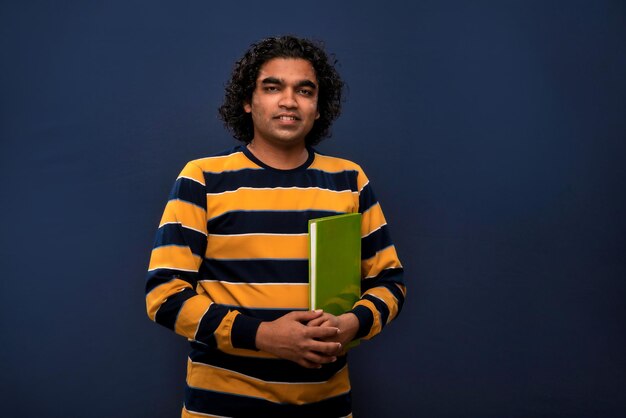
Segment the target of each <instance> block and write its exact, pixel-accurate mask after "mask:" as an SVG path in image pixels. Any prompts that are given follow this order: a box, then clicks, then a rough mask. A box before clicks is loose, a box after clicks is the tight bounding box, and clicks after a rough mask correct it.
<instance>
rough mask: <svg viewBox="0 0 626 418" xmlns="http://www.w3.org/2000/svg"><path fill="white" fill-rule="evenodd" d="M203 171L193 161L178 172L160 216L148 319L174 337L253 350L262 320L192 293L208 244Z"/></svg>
mask: <svg viewBox="0 0 626 418" xmlns="http://www.w3.org/2000/svg"><path fill="white" fill-rule="evenodd" d="M206 199H207V198H206V186H205V180H204V173H203V171H202V169H201V168H200V167H198V166H197V165H195V164H194V163H193V162H191V163H188V164H187V165H186V166H185V168H184V169H183V171H182V172H181V173H180V175H179V176H178V178H177V179H176V182H175V184H174V187H173V188H172V191H171V193H170V196H169V199H168V202H167V205H166V206H165V210H164V212H163V216H162V218H161V222H160V224H159V228H158V230H157V234H156V239H155V243H154V247H153V249H152V254H151V256H150V265H149V267H148V277H147V282H146V308H147V311H148V316H149V317H150V319H152V320H153V321H155V322H157V323H158V324H161V325H163V326H165V327H167V328H169V329H171V330H173V331H175V332H176V333H177V334H180V335H182V336H184V337H186V338H188V339H189V340H192V341H195V342H198V343H200V344H203V345H206V346H209V347H212V348H218V349H220V350H222V351H226V352H228V351H232V350H233V349H238V348H244V349H256V347H255V338H256V331H257V328H258V326H259V324H260V321H259V320H257V319H255V318H251V317H248V316H244V315H241V314H240V313H239V312H238V311H236V310H232V309H229V308H228V307H225V306H222V305H220V304H217V303H214V302H213V301H212V300H211V299H210V298H209V296H208V295H207V294H206V293H198V292H196V288H197V286H196V285H197V281H198V275H199V274H198V272H199V270H200V267H201V265H202V261H203V258H204V254H205V251H206V246H207V236H208V231H207V213H206V208H207V204H206V203H207V202H206Z"/></svg>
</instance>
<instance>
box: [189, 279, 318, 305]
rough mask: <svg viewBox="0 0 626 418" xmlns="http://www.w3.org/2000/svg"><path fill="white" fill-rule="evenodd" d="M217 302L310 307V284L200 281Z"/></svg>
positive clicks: (200, 284)
mask: <svg viewBox="0 0 626 418" xmlns="http://www.w3.org/2000/svg"><path fill="white" fill-rule="evenodd" d="M199 286H201V287H202V288H203V289H204V291H206V293H207V294H209V295H210V298H211V299H212V300H213V301H214V302H215V303H220V304H224V305H233V306H243V307H246V308H269V309H271V308H275V309H308V306H309V285H308V283H305V284H292V285H287V284H248V283H242V284H232V283H226V282H209V281H203V282H200V283H199Z"/></svg>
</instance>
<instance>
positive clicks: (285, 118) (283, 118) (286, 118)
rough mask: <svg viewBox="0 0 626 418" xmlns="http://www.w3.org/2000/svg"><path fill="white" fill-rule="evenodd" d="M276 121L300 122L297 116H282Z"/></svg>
mask: <svg viewBox="0 0 626 418" xmlns="http://www.w3.org/2000/svg"><path fill="white" fill-rule="evenodd" d="M276 119H278V120H284V121H290V120H299V118H297V117H296V116H291V115H280V116H277V117H276Z"/></svg>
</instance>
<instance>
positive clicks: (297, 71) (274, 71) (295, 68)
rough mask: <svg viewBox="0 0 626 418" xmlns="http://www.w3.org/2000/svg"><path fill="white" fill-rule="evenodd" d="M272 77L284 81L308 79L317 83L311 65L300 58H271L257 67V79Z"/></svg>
mask: <svg viewBox="0 0 626 418" xmlns="http://www.w3.org/2000/svg"><path fill="white" fill-rule="evenodd" d="M266 78H274V79H277V80H279V81H281V82H284V81H294V80H296V81H303V80H309V81H312V82H314V83H316V84H317V76H316V75H315V69H313V65H312V64H311V63H310V62H309V61H307V60H305V59H302V58H273V59H271V60H269V61H267V62H265V63H264V64H263V65H262V66H261V68H260V69H259V74H258V76H257V80H260V81H262V80H264V79H266Z"/></svg>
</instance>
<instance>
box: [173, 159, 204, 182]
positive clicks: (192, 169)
mask: <svg viewBox="0 0 626 418" xmlns="http://www.w3.org/2000/svg"><path fill="white" fill-rule="evenodd" d="M181 177H188V178H192V179H194V180H196V181H197V182H199V183H200V184H202V185H203V186H204V185H205V182H204V174H203V173H202V169H201V168H200V167H198V166H197V165H195V164H194V163H193V162H190V163H187V165H186V166H185V168H183V171H181V172H180V174H179V175H178V178H181Z"/></svg>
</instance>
